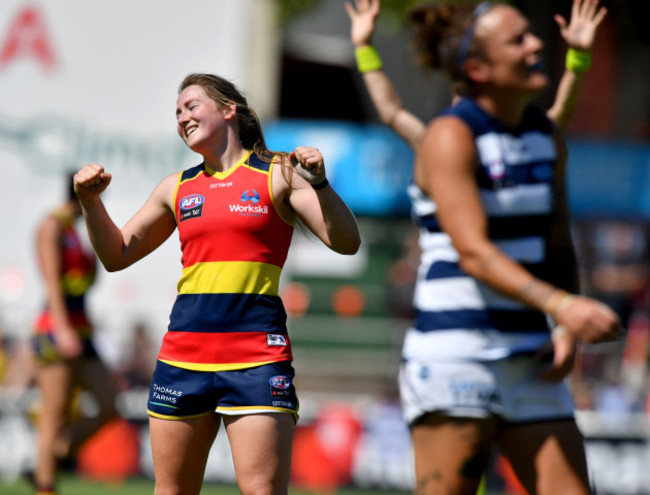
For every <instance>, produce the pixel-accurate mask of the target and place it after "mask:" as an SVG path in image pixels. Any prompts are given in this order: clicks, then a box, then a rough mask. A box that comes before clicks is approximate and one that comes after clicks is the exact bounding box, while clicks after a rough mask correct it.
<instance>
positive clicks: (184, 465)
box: [149, 413, 220, 495]
mask: <svg viewBox="0 0 650 495" xmlns="http://www.w3.org/2000/svg"><path fill="white" fill-rule="evenodd" d="M219 424H220V417H219V415H218V414H215V413H208V414H204V415H201V416H199V417H196V418H191V419H178V420H173V419H160V418H155V417H150V418H149V429H150V435H151V451H152V454H153V465H154V473H155V477H156V488H155V494H156V495H161V494H168V493H182V494H183V495H198V494H199V493H200V491H201V484H202V482H203V474H204V471H205V465H206V462H207V459H208V454H209V452H210V447H211V446H212V443H213V442H214V439H215V437H216V435H217V432H218V431H219Z"/></svg>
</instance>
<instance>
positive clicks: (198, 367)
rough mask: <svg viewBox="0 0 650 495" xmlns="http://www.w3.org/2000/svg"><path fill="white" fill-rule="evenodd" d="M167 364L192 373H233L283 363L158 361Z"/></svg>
mask: <svg viewBox="0 0 650 495" xmlns="http://www.w3.org/2000/svg"><path fill="white" fill-rule="evenodd" d="M158 361H161V362H163V363H165V364H168V365H170V366H175V367H176V368H183V369H185V370H192V371H233V370H243V369H247V368H256V367H257V366H264V365H265V364H272V363H279V362H282V361H284V360H281V361H262V362H259V363H257V362H255V363H217V364H214V363H184V362H182V361H170V360H169V359H158Z"/></svg>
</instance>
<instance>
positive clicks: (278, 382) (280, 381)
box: [269, 375, 291, 390]
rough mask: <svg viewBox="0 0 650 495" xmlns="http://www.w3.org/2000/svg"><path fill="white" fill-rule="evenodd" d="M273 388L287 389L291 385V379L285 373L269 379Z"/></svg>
mask: <svg viewBox="0 0 650 495" xmlns="http://www.w3.org/2000/svg"><path fill="white" fill-rule="evenodd" d="M269 383H270V384H271V387H272V388H275V389H278V390H286V389H288V388H289V387H290V386H291V380H290V379H289V377H288V376H285V375H276V376H273V377H271V378H270V379H269Z"/></svg>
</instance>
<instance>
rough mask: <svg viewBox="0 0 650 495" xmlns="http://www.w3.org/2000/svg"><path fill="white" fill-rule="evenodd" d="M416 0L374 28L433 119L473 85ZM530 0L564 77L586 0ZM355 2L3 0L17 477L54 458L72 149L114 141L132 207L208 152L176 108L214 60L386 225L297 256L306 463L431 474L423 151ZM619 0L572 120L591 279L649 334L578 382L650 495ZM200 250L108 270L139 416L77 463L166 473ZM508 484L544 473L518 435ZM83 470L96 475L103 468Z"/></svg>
mask: <svg viewBox="0 0 650 495" xmlns="http://www.w3.org/2000/svg"><path fill="white" fill-rule="evenodd" d="M414 3H416V2H413V1H401V0H392V1H391V0H384V1H383V11H382V16H381V19H380V22H379V27H378V32H377V33H376V35H375V39H374V41H375V44H376V45H377V47H378V49H379V52H380V53H381V54H382V58H383V60H384V64H385V70H386V71H387V73H388V74H389V76H390V77H391V79H392V80H393V81H394V83H395V85H396V87H397V89H398V92H399V93H400V95H401V96H402V98H403V101H404V104H405V106H406V107H407V108H408V109H410V110H411V111H413V112H414V113H416V114H417V115H418V116H419V117H421V118H422V119H429V118H431V116H432V115H434V114H435V113H436V112H437V111H438V110H440V109H441V108H442V107H444V106H445V105H446V104H447V102H448V101H449V94H450V93H449V87H448V85H447V84H446V82H445V81H444V80H443V79H442V78H441V77H440V76H439V75H436V74H428V73H424V72H423V71H422V70H420V69H418V68H416V67H415V66H414V65H413V63H412V58H411V56H410V54H409V52H408V41H409V31H408V29H407V27H406V26H405V24H404V22H403V19H404V12H405V10H406V9H407V7H408V6H410V5H412V4H414ZM511 3H513V4H515V5H516V6H518V7H519V8H521V9H522V10H523V11H524V12H525V13H526V14H527V15H528V16H529V17H530V18H531V21H532V23H533V26H534V29H535V31H536V32H537V33H538V34H539V35H540V36H541V37H542V38H543V39H544V40H545V42H546V49H545V60H544V61H545V65H546V67H547V70H548V72H549V74H550V75H551V77H552V80H554V81H558V80H559V75H560V74H561V71H562V69H563V60H564V47H563V46H562V42H561V40H560V37H559V34H558V32H557V26H556V25H555V23H554V21H553V15H554V14H555V13H561V14H563V15H564V16H565V17H568V16H569V13H570V7H571V0H556V1H546V2H539V1H535V0H521V1H513V2H511ZM343 4H344V0H291V1H290V0H220V1H219V2H215V1H211V0H186V1H184V2H182V3H181V2H158V1H154V0H139V1H138V2H131V1H126V0H114V1H112V2H84V1H82V0H57V1H54V0H40V1H39V0H36V1H23V0H5V1H3V2H1V3H0V94H2V95H3V97H2V98H0V117H1V118H0V170H1V173H2V180H1V181H0V191H1V192H0V194H1V196H2V198H3V204H5V215H6V221H5V225H4V232H3V235H2V237H1V239H0V329H1V332H2V334H1V335H2V351H3V357H2V363H3V364H2V366H0V368H1V369H2V373H3V377H2V379H3V381H2V388H1V389H0V394H1V397H0V399H1V400H0V438H2V441H1V442H0V445H2V448H0V492H1V493H9V494H16V495H19V494H22V493H28V492H27V491H25V490H26V487H25V485H24V484H21V482H19V479H20V475H21V473H22V472H23V471H25V470H27V469H29V468H30V467H32V466H33V460H34V452H33V435H34V432H33V426H32V422H31V420H32V418H33V415H34V414H38V397H37V394H36V393H35V391H34V389H33V387H32V383H31V378H32V376H31V368H30V361H29V352H28V349H29V344H28V340H27V339H28V338H29V335H30V332H31V324H32V318H33V317H34V315H35V314H36V311H37V309H38V307H39V305H40V304H41V300H42V297H43V294H42V289H41V286H40V284H39V279H38V273H37V267H36V263H35V253H34V248H33V240H34V229H35V226H36V223H37V222H38V220H39V218H40V217H41V216H42V215H43V214H44V213H45V212H46V211H47V210H48V209H49V208H51V207H53V206H54V205H55V204H56V203H57V202H58V201H59V200H60V199H62V197H63V195H64V191H65V185H64V183H63V177H64V174H65V172H66V171H68V170H70V169H76V168H78V167H79V166H80V165H82V164H84V163H89V162H98V163H101V164H103V165H104V166H105V167H106V168H107V169H108V170H109V171H111V172H112V173H113V175H114V180H113V184H112V185H111V188H110V189H109V191H107V193H106V194H105V201H106V202H107V204H108V209H109V211H111V212H112V214H113V217H114V219H115V220H116V222H117V223H118V224H122V223H124V222H125V221H126V220H127V219H128V216H129V215H130V214H131V213H132V212H134V211H135V210H136V209H137V208H138V207H139V206H140V205H141V204H142V202H143V201H144V199H145V198H146V197H147V195H148V194H149V192H150V191H151V190H152V188H153V187H154V185H155V184H156V183H157V182H158V181H159V180H160V179H161V178H162V177H163V176H165V175H166V174H168V173H171V172H173V171H176V170H180V169H182V168H186V167H188V166H191V165H193V164H195V163H197V157H196V156H195V155H193V154H192V153H191V152H189V151H187V150H185V149H184V145H183V144H182V143H181V141H180V140H179V139H178V137H177V136H176V135H175V122H174V103H175V95H176V87H177V85H178V83H179V82H180V81H181V79H182V78H183V77H184V76H185V75H186V74H187V73H189V72H196V71H208V72H215V73H218V74H220V75H223V76H225V77H227V78H229V79H231V80H232V81H233V82H235V83H236V84H237V85H238V86H239V87H240V88H241V89H242V90H244V92H245V93H246V94H247V96H248V98H249V103H250V104H251V106H252V107H253V108H255V109H256V110H257V112H258V114H259V115H260V117H261V120H262V121H263V124H264V126H265V129H266V137H267V142H268V144H269V146H270V148H271V149H278V150H289V149H291V148H293V147H295V146H296V145H298V144H301V145H304V144H309V145H314V146H318V147H319V148H320V149H321V150H322V151H323V154H324V156H325V158H326V164H327V167H328V170H329V176H330V180H331V182H332V183H333V185H334V187H335V188H336V189H337V191H339V192H340V194H341V195H342V196H343V197H344V199H345V200H346V201H347V202H348V204H349V205H350V206H351V207H352V209H353V210H354V212H355V214H356V215H357V216H358V219H359V223H360V226H361V229H362V233H363V238H364V244H363V248H362V250H361V252H360V253H359V254H357V255H356V256H354V257H342V256H338V255H334V254H332V253H330V252H329V251H327V250H326V249H324V248H321V247H320V246H319V245H318V244H317V243H316V242H315V241H314V240H312V239H310V238H308V237H304V236H300V235H297V236H296V238H295V242H294V244H293V246H292V253H291V254H290V262H289V263H288V265H287V267H286V270H285V274H284V279H283V284H282V295H283V298H284V300H285V303H286V305H287V309H288V312H289V314H290V322H289V324H290V332H291V336H292V340H293V343H294V352H295V357H296V361H295V366H296V369H297V374H298V378H297V379H296V385H297V387H298V389H299V392H300V394H301V412H302V415H301V420H300V422H299V428H298V430H297V433H296V442H295V455H294V469H293V486H294V487H295V488H296V490H298V489H303V490H308V491H310V492H312V493H314V492H329V493H332V492H333V491H336V490H342V489H343V487H347V488H355V489H357V490H371V489H372V490H392V491H402V492H405V491H408V490H410V487H411V480H412V472H411V467H410V451H409V443H408V434H407V431H406V429H405V427H404V426H403V424H402V423H401V419H400V416H399V414H400V411H399V404H398V402H397V400H396V389H395V377H396V373H397V367H398V362H399V352H400V342H401V337H402V333H403V331H404V330H405V328H406V327H407V325H408V323H409V318H410V316H411V315H410V295H411V293H410V289H411V284H412V282H413V276H414V271H413V270H414V267H415V264H416V263H417V256H418V252H417V244H416V242H415V237H414V234H415V233H414V229H413V227H412V225H411V222H410V219H409V212H408V202H407V199H406V196H405V184H406V182H407V181H408V176H409V168H410V163H411V160H412V154H411V152H410V150H409V149H408V148H407V147H406V145H405V144H404V143H402V142H401V141H400V140H399V139H398V138H397V137H395V136H394V135H393V134H392V133H391V132H390V131H389V130H388V129H386V128H384V127H383V126H381V125H380V124H379V123H378V121H377V116H376V113H375V111H374V109H373V108H372V105H371V103H370V100H369V98H368V97H367V94H366V92H365V90H364V88H363V83H362V80H361V78H360V76H359V75H358V73H357V72H356V68H355V64H354V59H353V50H352V46H351V43H350V41H349V37H348V33H349V20H348V18H347V16H346V14H345V12H344V8H343ZM603 4H604V5H606V6H607V7H608V8H609V9H610V13H609V15H608V17H607V19H606V21H605V23H604V25H603V26H602V27H601V29H600V31H599V38H598V42H597V45H596V47H595V50H594V65H593V67H592V69H591V71H590V72H589V74H588V75H587V78H586V82H585V85H584V90H583V92H582V96H581V101H580V104H579V106H578V110H577V113H576V115H575V117H574V119H573V122H572V124H571V126H570V128H569V130H568V136H567V137H568V142H569V149H570V167H569V189H570V197H571V208H572V212H573V218H574V234H575V240H576V245H577V247H578V249H579V254H580V261H581V266H582V278H583V287H584V290H585V292H587V293H589V294H591V295H593V296H595V297H598V298H600V299H601V300H603V301H606V302H608V303H609V304H611V305H613V306H614V307H615V308H616V309H617V311H618V312H619V314H620V315H621V317H622V318H623V319H624V320H625V322H626V325H627V327H628V333H627V336H626V339H625V340H624V341H622V342H620V343H616V344H607V345H599V346H584V347H582V348H581V350H580V354H579V360H578V363H577V366H576V369H575V371H574V373H573V374H572V376H571V377H570V384H571V386H572V388H573V391H574V394H575V398H576V403H577V406H578V409H579V411H578V421H579V424H580V426H581V428H582V431H583V432H584V435H585V442H586V446H587V453H588V456H589V461H590V468H591V472H592V477H593V479H594V482H595V484H596V486H597V488H598V493H611V494H617V495H624V494H646V493H650V471H649V470H648V469H647V466H648V465H650V441H649V433H650V432H649V429H650V428H649V424H648V413H649V412H650V400H649V395H648V394H649V392H650V381H649V379H648V348H649V339H650V318H649V309H648V300H649V285H648V273H649V272H648V270H649V257H648V253H649V250H650V229H649V223H650V84H649V81H650V74H649V73H650V34H649V31H648V29H647V26H646V23H647V19H648V17H649V14H650V4H649V3H648V2H642V1H639V0H609V1H604V2H603ZM554 90H555V88H554V87H551V88H549V90H548V91H547V92H546V93H545V94H543V95H541V97H540V99H539V102H540V104H541V105H543V106H548V105H550V102H551V101H552V98H553V95H554ZM180 268H181V267H180V263H179V255H178V243H177V241H176V240H175V239H170V240H169V241H168V242H167V243H166V244H165V245H164V246H162V248H160V249H159V250H158V251H157V252H156V253H154V254H153V255H151V256H149V257H148V258H147V259H146V260H144V261H142V262H140V263H139V264H138V265H136V266H134V267H131V268H129V269H128V270H126V271H124V272H122V273H118V274H110V275H109V274H106V273H100V277H99V282H98V285H97V287H96V288H95V289H94V290H93V291H92V293H91V295H90V309H91V314H92V316H93V318H94V320H95V322H96V327H97V341H96V342H97V345H98V347H99V349H100V351H101V353H102V355H103V356H104V357H105V359H106V360H107V361H108V362H109V363H110V365H111V366H112V368H113V370H114V372H115V377H116V380H118V381H119V383H120V384H121V387H122V392H121V394H120V400H119V406H120V412H121V413H122V416H123V418H124V420H123V421H117V422H115V423H113V424H111V425H109V426H108V427H106V429H105V430H102V431H100V432H99V433H98V434H97V435H96V437H94V438H93V439H91V441H89V443H88V444H87V445H86V447H85V448H84V450H83V451H82V452H81V454H80V457H79V460H78V464H77V467H76V470H75V471H74V472H73V474H75V473H76V474H78V475H79V476H82V477H83V478H84V479H86V480H91V481H92V480H96V481H102V482H110V483H111V484H110V485H102V486H105V487H108V488H106V490H108V491H106V493H110V490H112V489H114V488H115V486H122V485H115V483H119V482H121V481H123V480H125V479H127V478H128V479H132V478H135V479H139V480H140V481H138V482H135V483H136V484H137V483H141V485H138V486H142V490H141V491H140V492H134V493H146V492H150V491H151V485H150V481H149V480H150V478H151V476H152V469H151V458H150V453H149V445H148V436H147V435H148V433H147V426H146V425H147V423H146V413H145V410H144V408H145V403H146V394H147V386H148V377H149V376H150V373H151V369H152V366H153V363H154V360H155V355H156V351H157V346H158V345H159V342H160V339H161V337H162V334H163V333H164V331H165V329H166V325H167V317H168V312H169V309H170V307H171V304H172V302H173V298H174V295H175V287H176V281H177V279H178V277H179V276H180ZM81 409H82V412H83V413H84V414H92V413H93V403H92V400H91V399H90V398H88V397H85V396H82V397H81ZM109 453H110V454H109ZM74 479H76V478H74V477H73V478H66V480H67V481H66V483H71V485H69V486H70V488H69V490H70V491H69V493H76V492H74V491H73V490H75V488H72V484H73V483H74V481H72V480H74ZM206 480H207V481H208V482H210V483H222V484H225V485H224V486H225V487H226V488H225V490H226V491H225V492H223V493H234V492H235V491H234V490H231V491H228V489H227V487H228V486H229V484H232V482H233V480H234V476H233V472H232V464H231V462H230V458H229V452H228V445H227V442H226V441H225V439H224V437H223V436H220V437H219V439H218V441H217V443H216V444H215V446H214V451H213V453H212V455H211V458H210V462H209V465H208V469H207V472H206ZM132 483H133V482H132ZM147 483H149V484H147ZM124 486H125V487H126V485H124ZM110 487H113V488H110ZM488 488H489V490H491V491H492V492H493V493H522V492H521V491H520V489H519V488H518V487H517V486H516V482H515V481H513V480H512V477H511V476H510V474H509V470H508V466H507V464H505V463H504V462H503V460H502V459H501V458H500V457H499V456H498V455H497V454H496V453H495V455H494V463H493V469H492V470H491V472H490V473H489V476H488ZM124 489H125V491H124V493H128V492H127V491H126V488H124ZM209 489H210V488H206V493H212V492H211V491H208V490H209ZM79 490H80V491H79V493H88V494H91V493H94V492H92V491H91V489H90V488H89V487H88V486H86V488H83V485H82V488H80V489H79ZM84 490H85V491H84ZM115 491H116V492H120V493H122V492H121V491H120V490H115ZM98 493H100V492H98ZM101 493H103V492H101ZM215 493H217V492H215ZM219 493H222V492H219ZM341 493H344V492H343V491H341ZM345 493H347V492H345ZM368 493H369V492H368Z"/></svg>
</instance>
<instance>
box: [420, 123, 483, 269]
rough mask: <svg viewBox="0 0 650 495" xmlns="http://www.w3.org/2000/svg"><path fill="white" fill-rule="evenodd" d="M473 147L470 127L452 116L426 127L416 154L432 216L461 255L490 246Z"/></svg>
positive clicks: (480, 251)
mask: <svg viewBox="0 0 650 495" xmlns="http://www.w3.org/2000/svg"><path fill="white" fill-rule="evenodd" d="M476 160H477V154H476V146H475V144H474V138H473V135H472V132H471V131H470V129H469V128H468V127H467V126H466V125H465V124H464V123H463V122H462V121H461V120H459V119H457V118H455V117H439V118H437V119H435V120H434V121H433V122H432V123H431V124H430V126H429V127H428V128H427V131H426V133H425V136H424V138H423V140H422V143H421V146H420V149H419V150H418V153H417V157H416V165H415V169H416V181H417V182H418V185H420V187H421V188H423V189H424V190H425V191H426V192H427V193H428V194H429V195H430V196H431V197H432V198H433V199H434V201H435V202H436V207H437V210H436V216H437V218H438V221H439V222H440V224H441V227H442V228H443V230H444V231H445V232H446V233H447V234H449V236H450V237H451V240H452V242H453V244H454V246H455V247H456V249H457V251H458V252H459V254H460V256H461V261H463V258H464V257H469V258H472V257H476V256H486V255H487V254H488V251H491V250H492V249H493V245H492V244H491V243H490V241H489V239H488V237H487V220H486V216H485V212H484V210H483V206H482V203H481V198H480V195H479V190H478V186H477V184H476V178H475V168H476Z"/></svg>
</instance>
